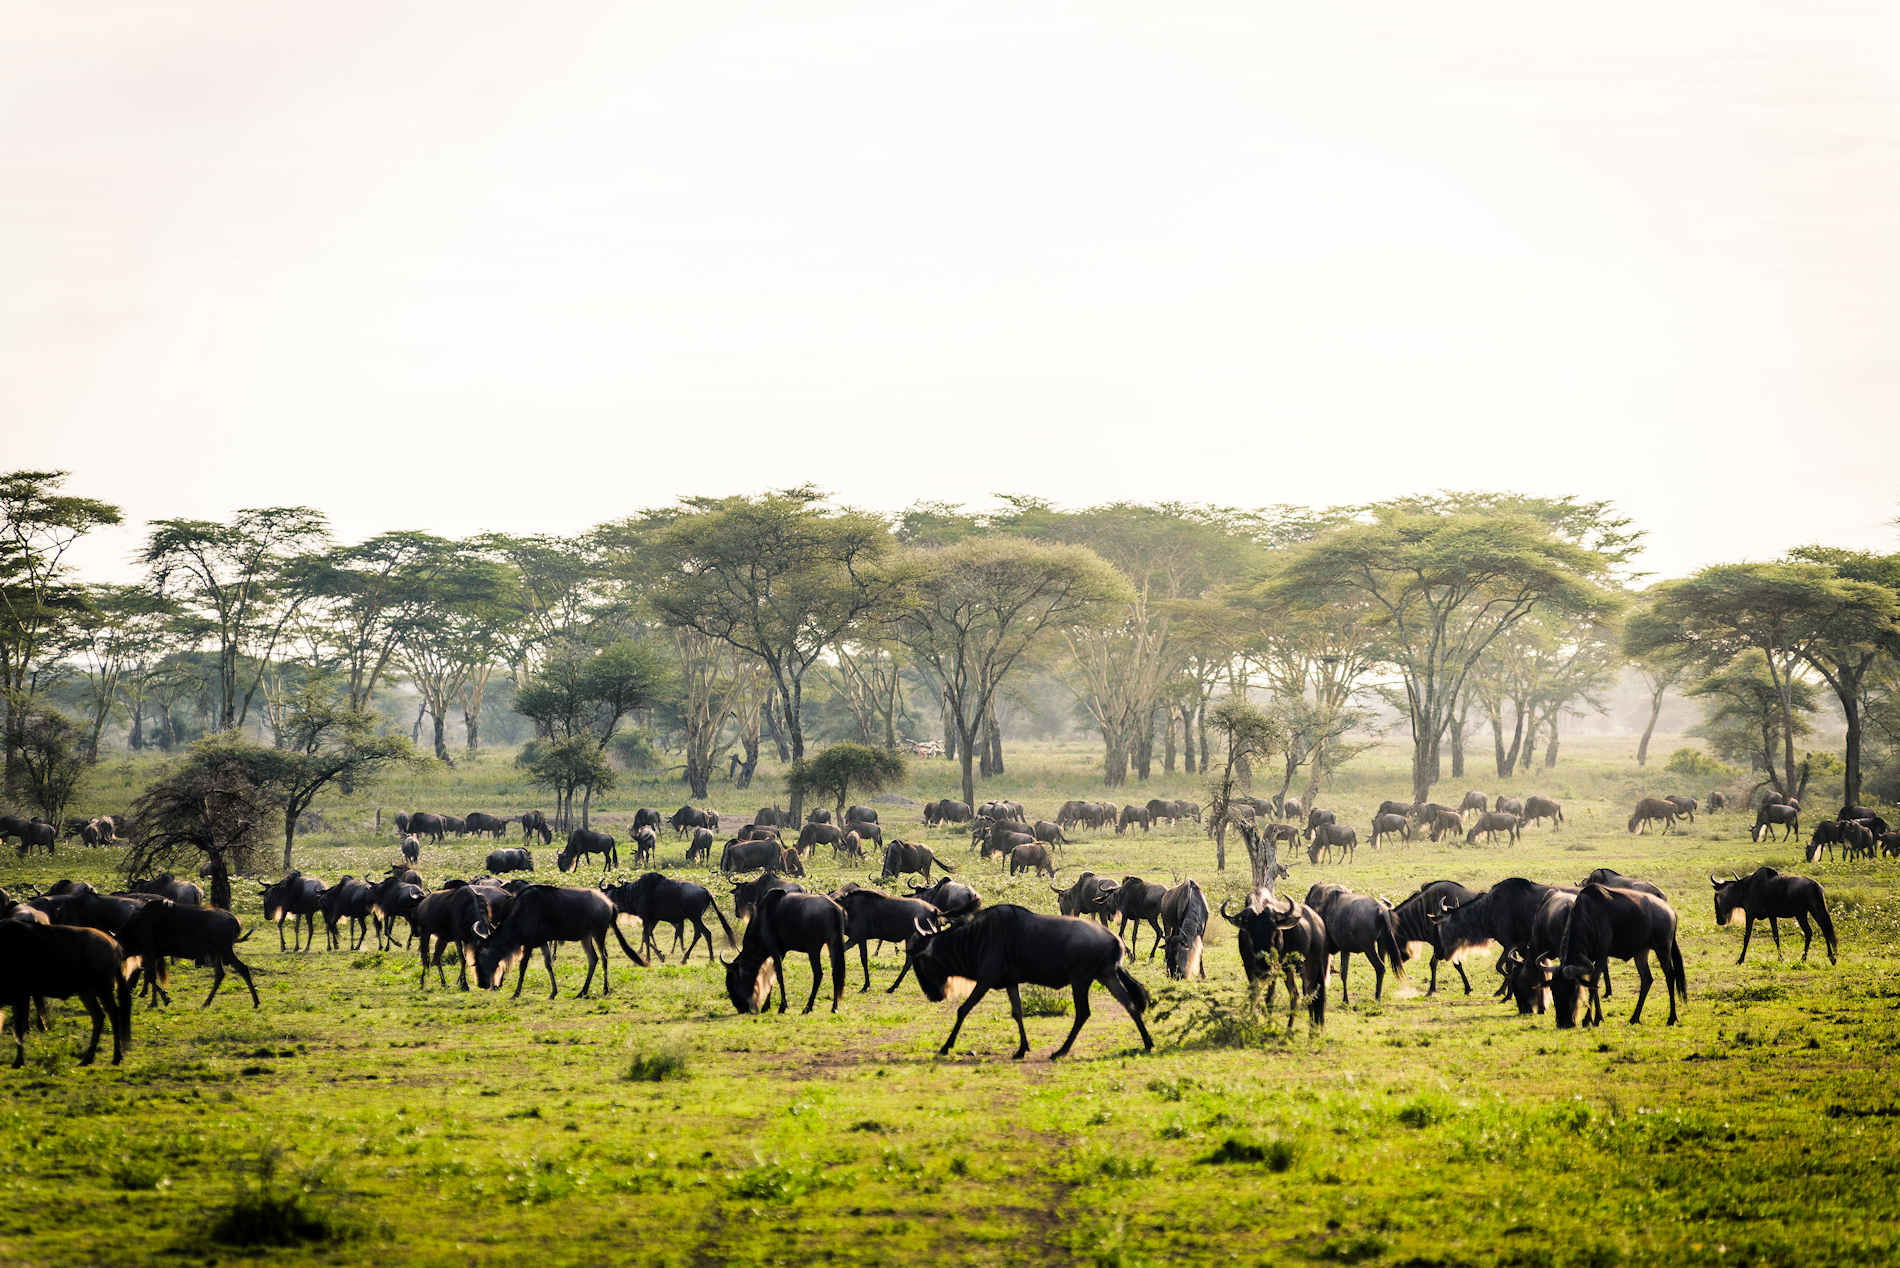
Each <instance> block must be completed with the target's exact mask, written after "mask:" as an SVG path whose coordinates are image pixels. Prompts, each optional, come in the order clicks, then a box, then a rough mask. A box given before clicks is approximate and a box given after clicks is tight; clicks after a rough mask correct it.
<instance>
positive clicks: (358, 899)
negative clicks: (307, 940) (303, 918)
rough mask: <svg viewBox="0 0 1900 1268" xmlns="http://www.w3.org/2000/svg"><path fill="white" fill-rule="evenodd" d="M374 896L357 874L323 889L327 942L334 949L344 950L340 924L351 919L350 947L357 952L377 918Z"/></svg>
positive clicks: (323, 910) (324, 925)
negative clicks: (371, 923) (358, 878)
mask: <svg viewBox="0 0 1900 1268" xmlns="http://www.w3.org/2000/svg"><path fill="white" fill-rule="evenodd" d="M374 907H375V899H374V898H373V897H372V896H371V894H370V892H369V885H368V884H367V883H366V882H363V881H359V880H357V879H356V878H355V877H354V876H345V877H344V878H343V879H341V880H339V881H338V882H337V883H336V884H334V885H332V886H330V887H329V888H328V889H326V890H324V891H323V906H322V907H321V909H320V910H321V912H322V915H323V932H324V938H325V945H326V946H328V948H329V949H330V950H332V951H337V950H341V949H342V946H343V935H342V934H341V933H340V932H339V931H338V929H337V925H338V924H339V923H341V922H342V921H345V920H347V921H349V922H350V950H352V951H355V950H357V949H359V948H360V947H361V946H362V945H363V940H364V939H365V938H368V937H369V930H370V921H371V920H372V919H374V917H375V911H374V910H373V908H374Z"/></svg>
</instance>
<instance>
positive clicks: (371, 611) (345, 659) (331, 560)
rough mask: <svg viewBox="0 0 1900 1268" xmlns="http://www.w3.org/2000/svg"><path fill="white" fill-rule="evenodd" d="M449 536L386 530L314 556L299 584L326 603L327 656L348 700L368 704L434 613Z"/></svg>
mask: <svg viewBox="0 0 1900 1268" xmlns="http://www.w3.org/2000/svg"><path fill="white" fill-rule="evenodd" d="M455 559H456V552H455V550H454V549H453V546H452V544H451V543H450V542H447V541H445V540H444V539H442V538H440V537H435V536H432V535H431V534H428V533H419V532H395V533H381V534H378V535H377V536H375V537H371V538H369V539H368V540H366V541H362V542H358V543H357V544H356V545H354V546H346V547H343V548H342V549H340V550H333V551H328V552H325V553H322V554H316V555H312V556H309V557H308V558H307V559H305V560H304V561H302V562H301V563H300V565H299V572H300V576H301V580H302V583H303V584H304V585H305V586H306V587H307V588H308V590H309V591H310V594H311V596H312V598H313V599H314V600H315V601H316V605H317V606H319V607H320V608H321V612H320V614H319V617H318V620H317V621H316V623H315V624H316V628H317V629H318V630H319V631H320V633H321V634H322V636H323V640H324V643H325V645H326V647H325V650H326V652H327V653H328V655H327V657H326V659H327V660H329V661H331V662H332V663H334V664H335V665H336V666H337V667H338V668H340V669H341V671H342V678H343V688H344V702H345V703H346V704H347V705H348V706H349V707H350V708H351V709H367V708H368V707H369V701H370V697H371V696H372V695H373V694H374V693H375V691H376V688H377V686H378V685H379V684H380V683H381V682H382V681H383V678H384V677H385V675H386V674H387V673H388V672H389V670H390V668H391V666H392V665H393V664H395V663H396V662H397V659H398V654H399V652H400V651H401V649H402V646H403V640H404V639H405V638H406V637H407V636H408V635H409V634H410V633H411V632H412V630H414V628H415V627H416V626H417V625H418V624H419V623H421V622H423V621H426V620H429V619H431V618H432V616H433V615H434V612H433V608H432V601H433V600H434V599H435V598H436V593H437V592H436V586H435V582H436V579H437V578H438V577H439V576H440V575H441V573H442V571H443V570H444V569H445V568H448V567H450V566H452V565H453V563H454V561H455Z"/></svg>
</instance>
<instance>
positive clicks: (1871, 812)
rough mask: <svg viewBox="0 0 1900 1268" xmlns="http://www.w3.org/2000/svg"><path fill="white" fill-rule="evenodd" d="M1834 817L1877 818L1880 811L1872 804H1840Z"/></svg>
mask: <svg viewBox="0 0 1900 1268" xmlns="http://www.w3.org/2000/svg"><path fill="white" fill-rule="evenodd" d="M1834 817H1835V818H1836V819H1878V818H1879V817H1880V812H1879V811H1877V810H1875V809H1874V808H1873V807H1872V806H1842V807H1841V812H1840V813H1839V814H1837V815H1835V816H1834Z"/></svg>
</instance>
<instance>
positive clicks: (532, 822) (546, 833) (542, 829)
mask: <svg viewBox="0 0 1900 1268" xmlns="http://www.w3.org/2000/svg"><path fill="white" fill-rule="evenodd" d="M520 820H521V839H522V841H524V842H525V841H527V840H528V838H529V837H530V836H533V835H535V834H537V833H539V834H540V837H541V844H542V845H553V844H554V829H552V828H550V827H548V817H547V816H546V815H544V814H542V813H541V812H540V811H539V810H524V811H522V812H521V815H520Z"/></svg>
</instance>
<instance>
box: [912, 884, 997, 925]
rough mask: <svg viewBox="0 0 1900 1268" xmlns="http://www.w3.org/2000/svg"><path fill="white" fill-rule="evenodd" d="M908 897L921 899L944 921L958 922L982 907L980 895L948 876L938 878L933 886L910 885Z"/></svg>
mask: <svg viewBox="0 0 1900 1268" xmlns="http://www.w3.org/2000/svg"><path fill="white" fill-rule="evenodd" d="M910 896H911V897H912V898H921V899H923V900H924V901H925V902H927V903H929V904H930V905H931V906H932V907H935V908H936V909H937V910H938V911H940V912H942V913H943V917H944V919H946V920H960V919H962V918H963V917H965V916H968V915H970V914H971V913H973V912H975V911H976V909H977V908H979V907H981V906H982V905H983V896H982V895H981V894H979V893H977V892H976V890H974V889H972V888H971V887H970V886H968V885H965V884H964V883H963V882H962V881H958V880H952V879H950V878H949V877H948V876H940V877H938V878H937V883H936V884H935V885H912V886H911V887H910Z"/></svg>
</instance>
